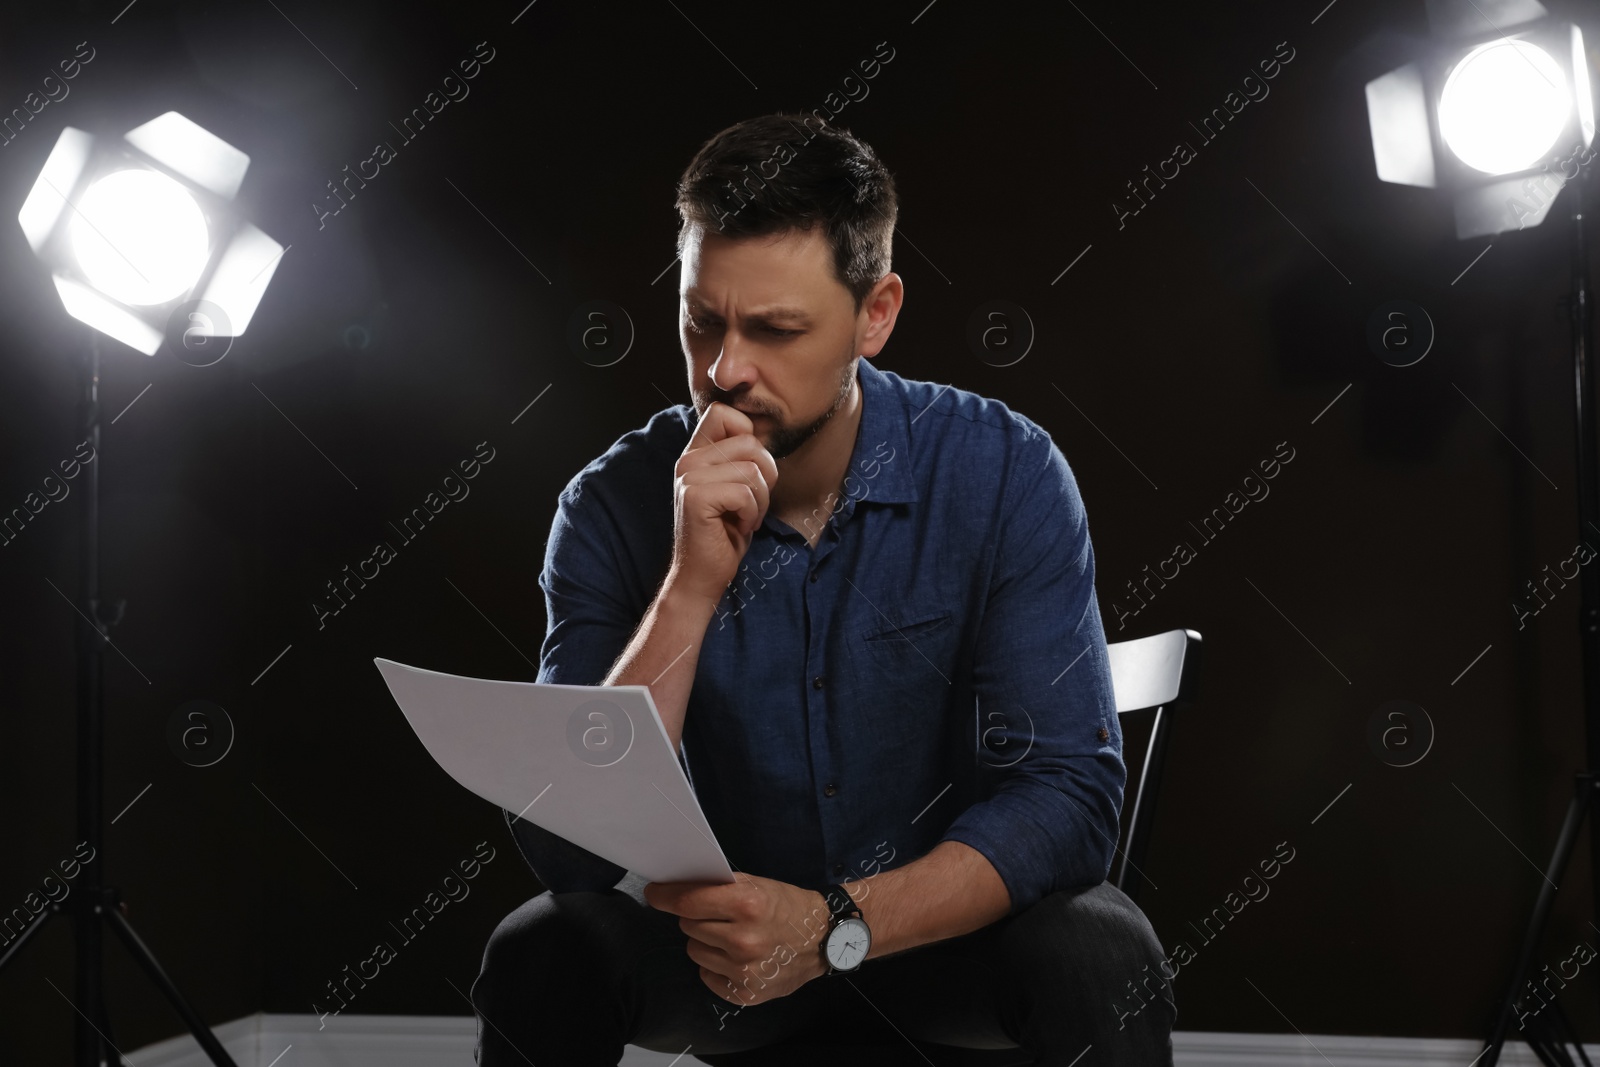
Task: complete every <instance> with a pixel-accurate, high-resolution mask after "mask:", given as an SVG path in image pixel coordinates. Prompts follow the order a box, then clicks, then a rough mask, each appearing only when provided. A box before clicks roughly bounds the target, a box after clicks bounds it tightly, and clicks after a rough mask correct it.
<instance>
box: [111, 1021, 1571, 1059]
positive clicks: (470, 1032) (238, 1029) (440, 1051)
mask: <svg viewBox="0 0 1600 1067" xmlns="http://www.w3.org/2000/svg"><path fill="white" fill-rule="evenodd" d="M215 1032H216V1035H217V1038H218V1039H219V1040H220V1041H221V1042H222V1044H223V1047H224V1048H226V1049H227V1051H228V1054H229V1055H230V1056H232V1057H233V1059H234V1061H235V1062H236V1063H237V1064H238V1065H239V1067H474V1063H473V1058H472V1047H473V1043H474V1041H475V1040H476V1038H477V1023H476V1020H475V1019H473V1017H472V1016H470V1015H468V1016H409V1015H343V1016H338V1017H330V1018H328V1019H327V1020H325V1021H323V1023H322V1024H321V1025H319V1021H318V1019H317V1017H316V1016H315V1015H260V1014H258V1015H248V1016H245V1017H244V1018H242V1019H235V1020H233V1021H232V1022H228V1023H223V1024H222V1025H220V1026H218V1027H216V1030H215ZM1172 1043H1173V1052H1174V1054H1173V1059H1174V1067H1329V1065H1333V1067H1469V1065H1471V1064H1472V1063H1473V1062H1474V1061H1475V1060H1476V1059H1477V1057H1478V1054H1479V1052H1480V1051H1481V1049H1482V1047H1483V1046H1482V1040H1481V1039H1479V1038H1401V1037H1351V1036H1348V1035H1342V1034H1338V1035H1336V1034H1310V1035H1304V1034H1297V1033H1296V1034H1230V1033H1209V1032H1195V1031H1179V1032H1177V1033H1174V1034H1173V1036H1172ZM1586 1051H1587V1053H1588V1055H1589V1057H1590V1058H1591V1059H1600V1046H1596V1045H1589V1046H1586ZM127 1060H128V1061H129V1062H130V1063H132V1064H134V1067H209V1064H210V1061H209V1060H207V1059H206V1058H205V1056H204V1054H203V1053H201V1051H200V1048H199V1046H198V1045H197V1044H196V1043H195V1040H194V1038H193V1037H190V1036H189V1035H187V1034H186V1035H184V1036H183V1037H179V1038H173V1039H171V1040H168V1041H162V1042H160V1043H159V1044H155V1045H150V1046H147V1047H146V1048H142V1049H138V1050H136V1051H132V1052H128V1053H127ZM699 1062H700V1061H699V1060H696V1059H694V1058H693V1057H692V1055H690V1056H682V1055H679V1056H674V1055H671V1054H669V1053H663V1052H650V1051H648V1050H646V1049H641V1048H635V1047H633V1046H629V1047H628V1049H627V1053H626V1055H625V1056H624V1057H623V1059H622V1063H621V1065H620V1067H669V1065H670V1067H694V1065H696V1064H698V1063H699ZM1500 1062H1501V1063H1502V1064H1505V1065H1507V1067H1536V1065H1537V1064H1538V1063H1539V1060H1538V1058H1537V1057H1535V1056H1534V1055H1533V1053H1531V1052H1530V1051H1529V1050H1528V1048H1527V1046H1525V1045H1514V1044H1508V1045H1507V1046H1506V1048H1505V1051H1504V1053H1503V1054H1502V1055H1501V1057H1500Z"/></svg>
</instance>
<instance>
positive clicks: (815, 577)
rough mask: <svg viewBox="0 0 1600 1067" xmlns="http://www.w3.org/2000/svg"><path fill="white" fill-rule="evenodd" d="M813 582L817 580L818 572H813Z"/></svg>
mask: <svg viewBox="0 0 1600 1067" xmlns="http://www.w3.org/2000/svg"><path fill="white" fill-rule="evenodd" d="M811 580H812V581H813V582H814V581H816V580H817V572H816V571H812V572H811Z"/></svg>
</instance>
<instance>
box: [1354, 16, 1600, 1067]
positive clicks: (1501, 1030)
mask: <svg viewBox="0 0 1600 1067" xmlns="http://www.w3.org/2000/svg"><path fill="white" fill-rule="evenodd" d="M1426 2H1427V10H1428V23H1429V27H1430V29H1431V31H1432V40H1431V41H1430V42H1428V43H1427V44H1426V45H1424V46H1422V47H1421V48H1420V49H1419V50H1420V51H1421V52H1422V53H1423V54H1422V55H1420V56H1419V58H1418V59H1417V60H1416V61H1414V62H1411V63H1407V64H1406V65H1405V66H1403V67H1399V68H1397V69H1395V70H1392V71H1390V72H1389V73H1387V74H1385V75H1383V76H1382V77H1379V78H1375V79H1373V80H1372V81H1370V82H1368V83H1367V85H1366V97H1367V117H1368V118H1369V119H1370V121H1371V124H1372V154H1373V159H1374V162H1375V163H1376V164H1377V171H1378V177H1379V178H1381V179H1383V180H1384V181H1386V182H1395V183H1398V184H1401V185H1413V186H1420V187H1423V188H1437V189H1439V190H1440V192H1441V193H1445V194H1447V195H1449V196H1450V197H1451V199H1452V202H1453V204H1454V207H1455V223H1456V236H1457V237H1458V238H1469V237H1484V236H1490V235H1493V234H1498V233H1502V232H1504V231H1506V230H1512V229H1516V230H1520V229H1523V228H1525V227H1528V226H1537V225H1539V224H1540V223H1541V222H1543V221H1544V220H1545V216H1546V215H1547V214H1548V213H1549V211H1550V207H1551V205H1552V204H1553V203H1554V202H1555V199H1556V195H1557V194H1558V193H1560V192H1561V190H1562V188H1563V187H1564V186H1566V185H1568V184H1569V183H1571V185H1572V189H1571V191H1570V192H1569V193H1568V194H1567V201H1568V205H1567V206H1568V217H1569V219H1570V222H1571V227H1572V288H1571V298H1570V300H1569V301H1568V312H1569V316H1570V319H1571V337H1572V378H1571V381H1572V383H1573V394H1572V395H1573V431H1574V432H1573V441H1574V444H1575V445H1576V448H1575V453H1576V461H1575V464H1574V466H1575V481H1576V482H1577V497H1578V500H1577V505H1578V506H1577V512H1578V514H1577V520H1578V522H1577V526H1578V537H1579V540H1580V542H1582V541H1584V540H1586V539H1587V538H1589V537H1591V536H1592V534H1591V533H1590V531H1591V530H1600V463H1597V461H1600V444H1597V441H1600V436H1597V429H1596V421H1595V415H1594V387H1593V385H1592V382H1591V377H1590V363H1591V359H1592V356H1591V352H1592V348H1593V336H1592V335H1593V332H1594V330H1593V323H1594V309H1593V300H1594V297H1593V293H1592V291H1591V289H1590V285H1589V239H1588V237H1587V232H1588V225H1587V224H1586V222H1585V217H1584V216H1585V212H1584V201H1585V199H1587V196H1586V190H1587V188H1588V186H1589V185H1591V184H1593V182H1592V180H1591V179H1592V178H1593V175H1592V173H1591V171H1592V168H1588V164H1589V163H1590V162H1591V161H1592V160H1593V159H1594V152H1593V151H1592V149H1591V148H1590V146H1591V145H1592V144H1593V142H1594V96H1593V87H1592V85H1591V83H1590V80H1589V66H1588V57H1587V56H1586V55H1585V53H1584V50H1583V34H1582V33H1581V32H1580V31H1579V29H1578V27H1577V26H1576V25H1574V24H1572V23H1569V22H1560V21H1557V20H1554V19H1551V18H1550V17H1549V13H1548V12H1547V11H1546V10H1545V9H1544V7H1542V6H1541V5H1540V4H1539V3H1538V2H1537V0H1426ZM1484 251H1488V249H1487V248H1486V249H1484ZM1479 254H1480V255H1482V253H1479ZM1462 273H1463V274H1464V273H1466V272H1465V271H1463V272H1462ZM1458 280H1459V275H1458ZM1450 284H1452V285H1454V284H1455V282H1451V283H1450ZM1520 354H1521V353H1513V352H1508V353H1506V355H1507V356H1508V357H1514V356H1516V355H1520ZM1581 590H1582V591H1581V592H1580V594H1579V605H1578V620H1577V621H1578V634H1579V659H1580V663H1581V666H1582V672H1583V676H1582V692H1583V719H1584V732H1585V754H1584V769H1582V770H1579V771H1578V772H1577V773H1576V774H1575V775H1574V776H1573V783H1572V785H1573V795H1572V801H1571V803H1570V804H1569V805H1568V807H1567V813H1566V817H1565V818H1564V819H1563V821H1562V824H1561V830H1560V832H1559V833H1558V834H1557V837H1556V845H1555V848H1554V850H1553V852H1552V855H1551V858H1550V864H1549V867H1548V873H1547V874H1546V875H1545V877H1544V884H1542V885H1541V886H1539V895H1538V897H1537V898H1536V899H1535V901H1534V905H1533V910H1532V914H1531V915H1530V916H1529V919H1528V924H1527V926H1526V928H1525V929H1524V932H1523V936H1522V944H1521V946H1520V947H1519V948H1518V950H1517V956H1516V960H1515V963H1514V964H1513V966H1512V971H1511V976H1510V980H1509V981H1508V982H1507V983H1506V987H1505V992H1504V994H1503V995H1502V997H1501V998H1500V1003H1499V1008H1498V1010H1497V1011H1496V1012H1495V1016H1494V1020H1493V1022H1492V1023H1491V1024H1490V1028H1489V1038H1488V1041H1487V1042H1486V1044H1485V1047H1484V1049H1483V1051H1482V1052H1481V1053H1479V1054H1478V1058H1477V1059H1475V1060H1474V1061H1473V1062H1474V1063H1481V1064H1482V1067H1495V1065H1496V1064H1497V1063H1498V1062H1499V1059H1500V1053H1501V1051H1502V1050H1503V1048H1504V1047H1505V1043H1506V1040H1507V1039H1508V1037H1510V1036H1511V1033H1512V1031H1511V1022H1512V1019H1513V1016H1515V1018H1516V1022H1517V1027H1518V1029H1517V1036H1518V1037H1519V1038H1520V1039H1521V1040H1523V1041H1526V1042H1527V1043H1528V1045H1529V1046H1530V1047H1531V1048H1532V1049H1533V1051H1534V1052H1535V1054H1536V1055H1537V1056H1538V1057H1539V1060H1540V1061H1541V1062H1543V1063H1571V1062H1572V1060H1571V1058H1570V1057H1569V1056H1568V1054H1567V1052H1566V1046H1567V1045H1568V1044H1570V1043H1573V1042H1576V1041H1577V1035H1576V1034H1575V1033H1574V1032H1573V1030H1572V1028H1571V1024H1570V1022H1569V1021H1568V1020H1567V1017H1566V1014H1565V1013H1564V1012H1563V1011H1562V1010H1561V1006H1560V1004H1559V1003H1556V1002H1555V1000H1554V998H1552V1000H1551V1002H1550V1004H1549V1005H1548V1006H1549V1008H1550V1010H1549V1011H1544V1010H1543V1009H1544V1007H1545V1006H1546V1005H1545V1003H1544V1001H1543V999H1542V998H1541V997H1540V996H1539V991H1538V990H1537V989H1536V987H1535V985H1534V979H1533V978H1532V975H1533V973H1534V972H1533V964H1534V956H1535V954H1536V952H1537V951H1538V949H1539V945H1540V943H1541V938H1542V937H1543V935H1544V931H1545V926H1546V924H1547V923H1548V922H1549V919H1550V915H1551V909H1552V908H1553V907H1554V905H1555V892H1556V886H1557V885H1558V884H1559V882H1558V880H1559V879H1561V878H1563V877H1564V874H1565V871H1566V868H1567V863H1568V861H1569V860H1570V859H1571V857H1572V851H1573V848H1574V847H1575V846H1576V844H1577V842H1578V835H1579V831H1580V828H1581V826H1582V824H1583V822H1584V820H1585V819H1588V818H1589V817H1590V816H1594V818H1593V819H1590V822H1589V831H1590V862H1591V865H1592V867H1593V873H1594V875H1595V878H1594V879H1593V881H1592V882H1591V886H1590V888H1591V891H1592V893H1593V899H1592V900H1591V902H1590V903H1591V905H1592V906H1593V908H1594V912H1595V915H1594V918H1596V919H1600V571H1597V570H1594V569H1592V568H1591V569H1590V570H1588V571H1586V572H1584V574H1583V576H1582V582H1581ZM1545 991H1546V992H1548V987H1547V988H1546V990H1545ZM1579 1048H1580V1055H1581V1045H1580V1046H1579ZM1584 1062H1588V1061H1587V1059H1585V1060H1584Z"/></svg>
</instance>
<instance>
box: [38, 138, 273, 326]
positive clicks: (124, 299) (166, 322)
mask: <svg viewBox="0 0 1600 1067" xmlns="http://www.w3.org/2000/svg"><path fill="white" fill-rule="evenodd" d="M249 165H250V157H249V156H247V155H245V154H244V153H243V152H241V151H239V150H238V149H237V148H235V147H233V146H232V145H230V144H228V143H227V142H226V141H224V140H222V139H221V138H219V137H217V136H215V135H214V134H211V133H209V132H207V131H206V130H204V129H202V128H200V127H199V126H197V125H195V124H194V123H193V122H191V121H190V120H189V119H187V118H185V117H183V116H182V115H180V114H178V113H177V112H176V111H169V112H167V113H166V114H165V115H161V116H159V117H158V118H155V119H152V120H151V121H149V122H147V123H145V124H144V125H142V126H139V127H137V128H136V129H133V130H130V131H128V133H127V134H126V135H125V136H124V137H122V138H121V139H120V140H115V141H112V140H108V139H105V138H96V137H93V136H91V135H90V134H88V133H86V132H85V131H83V130H79V129H74V128H73V127H70V126H69V127H67V128H66V129H64V130H62V131H61V136H60V137H59V138H58V139H57V140H56V144H55V147H54V148H53V149H51V151H50V156H49V158H48V159H46V160H45V164H44V167H43V169H42V170H41V171H40V173H39V177H38V179H37V180H36V181H35V182H34V184H33V188H32V190H31V191H30V192H29V193H28V198H27V200H25V201H24V202H23V205H22V210H21V211H19V212H18V213H17V221H18V222H19V223H20V224H21V226H22V230H23V233H25V234H26V235H27V238H28V243H29V244H30V245H31V246H32V247H33V250H34V252H35V253H37V254H38V255H39V257H40V258H41V259H42V260H43V261H44V262H45V263H46V264H47V265H48V266H49V267H50V270H51V276H52V278H53V279H54V281H55V286H56V292H57V293H58V294H59V295H60V297H61V302H62V304H63V306H64V307H65V308H66V310H67V312H68V313H69V314H70V315H72V316H73V317H74V318H76V319H78V320H80V321H82V322H85V323H87V324H88V325H90V326H92V327H94V328H95V329H97V330H99V331H100V332H102V333H105V334H108V335H110V336H111V337H115V338H116V339H117V340H119V341H122V342H123V343H124V344H127V345H128V346H129V347H131V348H134V349H136V350H138V351H140V352H143V353H144V354H145V355H147V356H153V355H155V353H156V352H157V351H158V350H159V349H160V347H161V342H162V340H163V338H164V337H165V336H167V334H168V332H169V331H170V330H175V331H176V333H177V334H179V335H181V336H182V337H183V338H184V339H185V341H186V343H188V344H190V345H191V346H192V345H193V344H194V343H195V341H196V339H197V338H198V339H200V340H201V341H203V339H205V338H212V337H215V338H222V337H228V338H232V337H237V336H239V335H241V334H243V333H244V332H245V328H246V327H248V326H249V325H250V320H251V318H252V317H253V316H254V315H255V311H256V307H257V306H258V305H259V304H260V302H261V296H262V294H263V293H265V292H266V288H267V285H268V284H269V283H270V282H271V281H272V275H273V273H274V272H275V271H276V270H277V263H278V257H279V256H280V255H281V254H282V252H283V247H282V246H281V245H279V244H278V242H277V241H274V240H273V239H272V238H270V237H268V236H267V235H266V234H265V233H263V232H261V230H259V229H258V228H256V227H255V226H254V225H253V224H252V223H250V222H248V221H246V220H244V219H242V218H240V217H239V215H238V213H237V212H236V211H235V210H234V206H233V200H234V197H235V196H236V195H237V193H238V191H239V186H240V184H241V183H242V182H243V180H244V174H245V170H246V168H248V167H249ZM179 311H183V312H186V314H182V315H177V316H176V318H177V322H176V323H174V322H173V321H172V320H173V319H174V316H175V313H176V312H179Z"/></svg>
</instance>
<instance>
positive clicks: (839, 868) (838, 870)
mask: <svg viewBox="0 0 1600 1067" xmlns="http://www.w3.org/2000/svg"><path fill="white" fill-rule="evenodd" d="M833 873H834V874H843V873H844V864H842V863H835V864H834V865H833Z"/></svg>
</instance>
